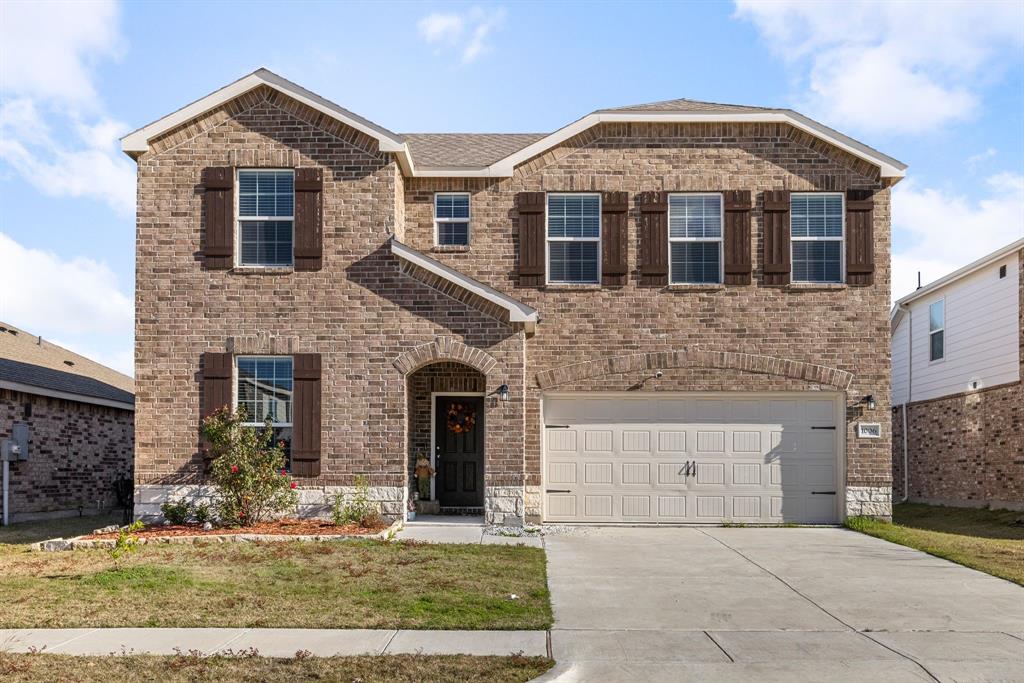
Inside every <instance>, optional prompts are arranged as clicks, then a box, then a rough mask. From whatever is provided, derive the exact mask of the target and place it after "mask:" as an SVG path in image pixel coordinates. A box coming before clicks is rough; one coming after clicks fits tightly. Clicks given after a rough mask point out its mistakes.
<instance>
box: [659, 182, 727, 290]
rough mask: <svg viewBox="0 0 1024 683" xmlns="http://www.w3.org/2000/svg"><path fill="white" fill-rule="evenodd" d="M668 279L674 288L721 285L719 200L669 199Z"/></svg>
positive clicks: (697, 197)
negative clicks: (691, 285) (682, 284)
mask: <svg viewBox="0 0 1024 683" xmlns="http://www.w3.org/2000/svg"><path fill="white" fill-rule="evenodd" d="M668 240H669V255H670V259H669V278H670V280H669V281H670V282H671V283H673V284H680V283H684V284H715V283H719V282H721V281H722V196H721V195H718V194H703V195H701V194H672V195H669V197H668Z"/></svg>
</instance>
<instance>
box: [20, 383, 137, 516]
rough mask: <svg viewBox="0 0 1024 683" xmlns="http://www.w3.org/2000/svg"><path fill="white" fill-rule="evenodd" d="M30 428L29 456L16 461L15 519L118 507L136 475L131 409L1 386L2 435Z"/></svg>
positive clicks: (76, 513)
mask: <svg viewBox="0 0 1024 683" xmlns="http://www.w3.org/2000/svg"><path fill="white" fill-rule="evenodd" d="M15 424H26V425H28V429H29V441H28V448H29V459H28V460H25V461H19V462H12V463H10V493H9V495H10V506H11V507H10V519H11V521H12V522H18V521H24V520H29V519H40V518H46V517H60V516H74V515H79V514H89V513H94V512H97V511H105V510H110V509H112V508H113V507H114V506H115V505H116V504H117V499H116V495H115V492H114V482H115V481H117V480H118V479H123V478H126V477H127V478H131V476H132V453H133V442H134V429H133V413H132V411H130V410H123V409H120V408H111V407H106V406H99V405H92V404H86V403H78V402H76V401H68V400H64V399H58V398H47V397H43V396H36V395H34V394H26V393H22V392H19V391H10V390H6V389H3V390H0V439H2V438H6V437H8V436H10V435H11V430H12V427H13V425H15Z"/></svg>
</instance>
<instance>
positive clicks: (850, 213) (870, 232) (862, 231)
mask: <svg viewBox="0 0 1024 683" xmlns="http://www.w3.org/2000/svg"><path fill="white" fill-rule="evenodd" d="M874 209H875V202H874V199H873V197H872V191H871V190H847V191H846V282H847V284H850V285H853V286H867V285H872V284H874V282H875V231H874V216H875V212H874Z"/></svg>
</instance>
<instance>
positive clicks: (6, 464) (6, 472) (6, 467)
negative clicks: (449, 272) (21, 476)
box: [3, 459, 11, 526]
mask: <svg viewBox="0 0 1024 683" xmlns="http://www.w3.org/2000/svg"><path fill="white" fill-rule="evenodd" d="M10 477H11V472H10V463H9V462H7V460H6V459H5V460H4V475H3V478H4V526H7V525H8V524H10V521H9V520H8V515H9V513H8V511H7V510H8V508H9V507H10V505H9V504H8V502H7V486H8V484H7V481H8V480H9V479H10Z"/></svg>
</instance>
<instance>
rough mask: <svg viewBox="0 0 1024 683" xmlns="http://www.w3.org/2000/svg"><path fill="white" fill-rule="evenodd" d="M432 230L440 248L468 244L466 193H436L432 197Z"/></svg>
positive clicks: (467, 200) (467, 198) (467, 201)
mask: <svg viewBox="0 0 1024 683" xmlns="http://www.w3.org/2000/svg"><path fill="white" fill-rule="evenodd" d="M434 229H435V230H436V233H437V244H438V245H440V246H467V245H468V244H469V193H468V192H438V193H437V194H435V195H434Z"/></svg>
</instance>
